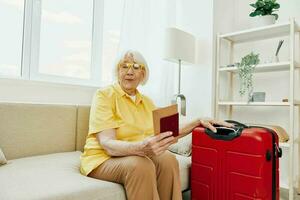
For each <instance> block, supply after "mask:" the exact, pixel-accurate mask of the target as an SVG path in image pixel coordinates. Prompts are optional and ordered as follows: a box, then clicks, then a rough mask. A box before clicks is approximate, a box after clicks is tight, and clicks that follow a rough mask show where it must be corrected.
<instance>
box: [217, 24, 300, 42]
mask: <svg viewBox="0 0 300 200" xmlns="http://www.w3.org/2000/svg"><path fill="white" fill-rule="evenodd" d="M290 25H291V24H290V22H286V23H281V24H273V25H269V26H264V27H259V28H252V29H248V30H243V31H237V32H233V33H227V34H222V35H220V36H219V37H220V38H223V39H226V40H229V41H232V42H235V43H241V42H249V41H255V40H256V41H258V40H264V39H270V38H275V37H281V36H288V35H289V34H290ZM295 31H299V27H298V25H297V23H296V22H295Z"/></svg>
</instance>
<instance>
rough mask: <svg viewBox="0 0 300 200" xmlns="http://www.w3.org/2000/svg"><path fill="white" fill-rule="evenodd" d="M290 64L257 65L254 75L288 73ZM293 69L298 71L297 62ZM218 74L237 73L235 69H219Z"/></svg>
mask: <svg viewBox="0 0 300 200" xmlns="http://www.w3.org/2000/svg"><path fill="white" fill-rule="evenodd" d="M290 64H291V63H290V62H289V61H286V62H278V63H267V64H259V65H257V66H256V67H255V71H254V73H260V72H275V71H289V70H290ZM294 66H295V69H299V68H300V65H299V63H297V62H294ZM219 71H220V72H233V73H237V71H238V69H237V67H221V68H219Z"/></svg>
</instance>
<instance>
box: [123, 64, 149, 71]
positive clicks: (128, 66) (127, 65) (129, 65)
mask: <svg viewBox="0 0 300 200" xmlns="http://www.w3.org/2000/svg"><path fill="white" fill-rule="evenodd" d="M119 68H120V69H122V70H124V71H128V70H129V68H132V69H133V70H134V71H138V70H141V69H144V68H145V65H143V64H138V63H120V64H119Z"/></svg>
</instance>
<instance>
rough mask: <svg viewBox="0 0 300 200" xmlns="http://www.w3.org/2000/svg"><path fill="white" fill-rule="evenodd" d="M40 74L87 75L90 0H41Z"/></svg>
mask: <svg viewBox="0 0 300 200" xmlns="http://www.w3.org/2000/svg"><path fill="white" fill-rule="evenodd" d="M41 11H42V12H41V29H40V57H39V66H38V72H39V73H41V74H48V75H56V76H65V77H72V78H81V79H90V78H91V69H90V67H91V42H92V28H93V27H92V24H93V1H92V0H88V1H87V0H43V1H42V8H41Z"/></svg>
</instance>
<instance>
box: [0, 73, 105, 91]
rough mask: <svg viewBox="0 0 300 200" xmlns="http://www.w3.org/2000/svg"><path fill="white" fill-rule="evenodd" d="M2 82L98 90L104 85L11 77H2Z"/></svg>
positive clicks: (0, 77)
mask: <svg viewBox="0 0 300 200" xmlns="http://www.w3.org/2000/svg"><path fill="white" fill-rule="evenodd" d="M0 82H3V83H4V84H5V83H10V84H11V83H13V82H15V83H24V84H28V85H39V86H54V87H67V88H74V89H75V88H76V89H78V88H82V89H91V90H96V89H99V88H102V87H103V86H104V85H102V84H101V85H99V86H97V85H92V84H82V83H68V82H64V81H50V80H28V79H24V78H21V77H9V76H0Z"/></svg>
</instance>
